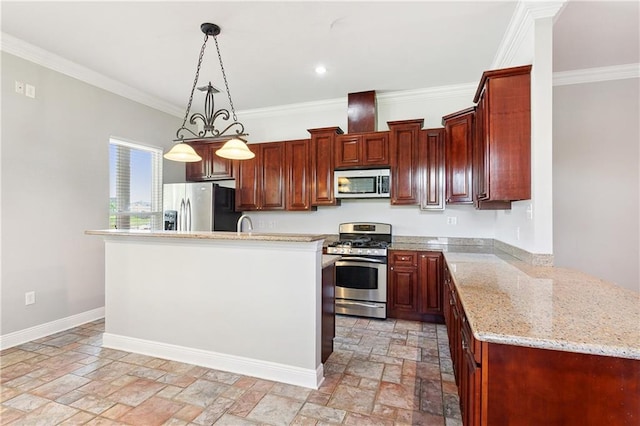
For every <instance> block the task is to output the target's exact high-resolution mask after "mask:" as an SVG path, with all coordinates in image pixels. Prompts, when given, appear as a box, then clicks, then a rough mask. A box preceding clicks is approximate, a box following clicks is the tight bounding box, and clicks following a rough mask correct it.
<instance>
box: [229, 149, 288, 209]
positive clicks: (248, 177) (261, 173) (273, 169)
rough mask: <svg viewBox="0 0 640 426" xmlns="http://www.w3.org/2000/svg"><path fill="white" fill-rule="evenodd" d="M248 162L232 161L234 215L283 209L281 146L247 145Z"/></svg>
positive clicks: (282, 152)
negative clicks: (233, 164) (234, 177)
mask: <svg viewBox="0 0 640 426" xmlns="http://www.w3.org/2000/svg"><path fill="white" fill-rule="evenodd" d="M249 148H250V149H251V150H252V151H253V152H254V153H255V154H256V156H255V158H252V159H251V160H242V161H238V160H236V161H235V162H236V170H237V173H236V211H248V210H284V209H285V190H284V186H285V145H284V143H283V142H271V143H259V144H251V145H250V146H249Z"/></svg>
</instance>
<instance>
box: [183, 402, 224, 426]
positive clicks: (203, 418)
mask: <svg viewBox="0 0 640 426" xmlns="http://www.w3.org/2000/svg"><path fill="white" fill-rule="evenodd" d="M233 403H234V401H233V400H231V399H227V398H223V397H220V398H216V400H215V401H214V402H213V403H211V404H209V405H208V406H207V407H206V408H205V409H204V410H202V413H200V415H199V416H198V417H196V418H195V419H193V423H194V424H197V425H202V426H208V425H212V424H214V423H215V422H216V421H217V420H218V419H220V417H222V416H223V415H224V414H225V413H226V412H227V411H228V410H229V408H230V407H231V406H233Z"/></svg>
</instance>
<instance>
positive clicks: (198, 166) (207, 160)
mask: <svg viewBox="0 0 640 426" xmlns="http://www.w3.org/2000/svg"><path fill="white" fill-rule="evenodd" d="M190 145H191V146H192V148H193V149H194V151H195V152H197V153H198V155H200V157H202V160H201V161H196V162H193V163H186V165H185V180H187V181H189V182H201V181H208V180H218V179H232V178H233V169H232V164H233V162H232V161H231V160H228V159H226V158H222V157H218V156H217V155H216V151H217V150H218V149H220V148H221V147H222V145H224V142H202V143H191V144H190Z"/></svg>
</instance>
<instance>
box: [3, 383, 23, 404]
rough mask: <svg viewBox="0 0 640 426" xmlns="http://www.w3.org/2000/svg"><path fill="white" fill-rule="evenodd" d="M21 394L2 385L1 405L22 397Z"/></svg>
mask: <svg viewBox="0 0 640 426" xmlns="http://www.w3.org/2000/svg"><path fill="white" fill-rule="evenodd" d="M20 393H21V392H19V391H17V390H15V389H13V388H8V387H6V386H2V385H0V403H2V402H5V401H7V400H9V399H11V398H15V397H16V396H18V395H20Z"/></svg>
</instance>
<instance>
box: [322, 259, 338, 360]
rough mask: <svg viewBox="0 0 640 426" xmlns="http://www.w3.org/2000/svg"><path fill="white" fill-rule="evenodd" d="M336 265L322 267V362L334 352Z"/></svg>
mask: <svg viewBox="0 0 640 426" xmlns="http://www.w3.org/2000/svg"><path fill="white" fill-rule="evenodd" d="M335 303H336V265H329V266H327V267H326V268H323V269H322V362H323V363H324V362H326V361H327V359H328V358H329V355H331V353H332V352H333V338H334V337H336V308H335Z"/></svg>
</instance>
